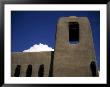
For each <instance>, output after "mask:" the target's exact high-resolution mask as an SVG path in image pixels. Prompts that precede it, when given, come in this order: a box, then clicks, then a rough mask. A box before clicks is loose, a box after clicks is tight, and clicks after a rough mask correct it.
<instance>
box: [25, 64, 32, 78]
mask: <svg viewBox="0 0 110 87" xmlns="http://www.w3.org/2000/svg"><path fill="white" fill-rule="evenodd" d="M31 75H32V65H28V68H27V70H26V77H31Z"/></svg>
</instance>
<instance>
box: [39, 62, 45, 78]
mask: <svg viewBox="0 0 110 87" xmlns="http://www.w3.org/2000/svg"><path fill="white" fill-rule="evenodd" d="M43 76H44V64H42V65H40V67H39V71H38V77H43Z"/></svg>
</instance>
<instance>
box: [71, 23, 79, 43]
mask: <svg viewBox="0 0 110 87" xmlns="http://www.w3.org/2000/svg"><path fill="white" fill-rule="evenodd" d="M69 42H70V43H71V44H76V43H78V42H79V23H78V22H69Z"/></svg>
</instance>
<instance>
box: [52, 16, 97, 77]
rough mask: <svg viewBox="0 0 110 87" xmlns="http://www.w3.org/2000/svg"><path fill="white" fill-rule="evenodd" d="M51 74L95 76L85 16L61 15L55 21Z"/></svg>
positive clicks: (58, 75) (89, 27)
mask: <svg viewBox="0 0 110 87" xmlns="http://www.w3.org/2000/svg"><path fill="white" fill-rule="evenodd" d="M54 53H55V54H54V66H53V68H54V69H53V76H55V77H89V76H97V75H98V74H97V69H96V64H95V62H96V60H95V50H94V45H93V38H92V30H91V26H90V23H89V20H88V18H87V17H75V16H70V17H61V18H60V19H59V20H58V23H57V32H56V44H55V52H54Z"/></svg>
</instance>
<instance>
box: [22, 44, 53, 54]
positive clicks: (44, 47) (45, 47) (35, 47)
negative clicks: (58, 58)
mask: <svg viewBox="0 0 110 87" xmlns="http://www.w3.org/2000/svg"><path fill="white" fill-rule="evenodd" d="M41 51H54V49H52V48H51V47H49V46H48V45H46V44H41V43H39V44H38V45H37V44H35V45H33V46H32V47H30V48H29V49H27V50H24V51H23V52H41Z"/></svg>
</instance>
